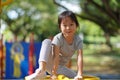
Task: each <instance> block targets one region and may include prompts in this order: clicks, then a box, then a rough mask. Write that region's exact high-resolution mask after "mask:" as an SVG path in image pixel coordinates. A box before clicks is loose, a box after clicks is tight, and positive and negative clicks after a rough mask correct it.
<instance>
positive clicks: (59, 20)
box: [58, 11, 79, 28]
mask: <svg viewBox="0 0 120 80" xmlns="http://www.w3.org/2000/svg"><path fill="white" fill-rule="evenodd" d="M65 17H70V18H71V19H72V20H73V21H74V22H75V23H76V26H77V27H78V26H79V23H78V21H77V18H76V16H75V14H74V13H73V12H72V11H64V12H62V13H61V14H60V15H59V16H58V26H59V28H60V26H61V22H62V20H63V19H64V18H65Z"/></svg>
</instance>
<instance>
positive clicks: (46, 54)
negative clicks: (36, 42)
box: [30, 39, 76, 80]
mask: <svg viewBox="0 0 120 80" xmlns="http://www.w3.org/2000/svg"><path fill="white" fill-rule="evenodd" d="M53 56H54V55H53V52H52V43H51V40H50V39H45V40H44V41H43V42H42V46H41V50H40V55H39V61H38V62H39V63H40V62H41V61H45V62H46V71H47V72H48V73H49V74H51V71H52V67H53V58H54V57H53ZM39 68H40V64H39ZM39 68H38V69H39ZM36 71H37V70H36ZM57 73H58V74H63V75H65V76H67V77H69V78H74V77H75V76H76V72H74V71H73V70H71V69H69V68H67V67H66V66H61V65H59V66H58V70H57ZM36 75H38V74H37V72H35V73H33V74H32V75H30V77H31V79H30V80H32V78H34V79H35V77H36ZM45 76H46V75H45V73H43V75H40V76H39V77H38V76H37V78H41V77H45Z"/></svg>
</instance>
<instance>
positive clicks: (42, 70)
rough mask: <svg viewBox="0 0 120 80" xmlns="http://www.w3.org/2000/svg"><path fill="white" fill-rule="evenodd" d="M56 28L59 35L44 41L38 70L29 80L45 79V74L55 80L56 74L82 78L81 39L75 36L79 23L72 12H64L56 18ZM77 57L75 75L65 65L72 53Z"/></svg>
mask: <svg viewBox="0 0 120 80" xmlns="http://www.w3.org/2000/svg"><path fill="white" fill-rule="evenodd" d="M58 26H59V29H60V31H61V32H60V33H58V34H57V35H55V36H54V38H53V39H52V40H51V39H45V40H44V41H43V42H42V47H41V51H40V56H39V68H38V69H37V70H36V71H35V73H33V74H32V75H29V76H28V78H29V80H34V79H41V78H44V77H46V72H48V73H49V74H50V75H51V78H52V79H56V78H57V75H58V74H62V75H65V76H66V77H68V78H74V80H82V78H83V75H82V74H83V73H82V72H83V55H82V47H83V46H82V45H83V42H82V40H81V38H80V37H79V36H78V35H77V34H76V30H77V27H79V23H78V21H77V18H76V16H75V14H74V13H73V12H72V11H64V12H63V13H61V14H60V15H59V17H58ZM75 52H77V53H78V57H77V69H78V70H77V73H76V72H74V71H73V70H71V69H69V68H67V67H66V66H65V65H66V64H67V63H68V62H69V60H70V59H71V57H72V56H73V55H74V53H75Z"/></svg>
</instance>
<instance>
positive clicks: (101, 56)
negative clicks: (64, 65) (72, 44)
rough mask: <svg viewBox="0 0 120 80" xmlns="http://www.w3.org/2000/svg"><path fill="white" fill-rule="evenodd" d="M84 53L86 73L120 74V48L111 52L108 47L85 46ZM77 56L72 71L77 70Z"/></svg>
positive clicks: (73, 60) (73, 61)
mask: <svg viewBox="0 0 120 80" xmlns="http://www.w3.org/2000/svg"><path fill="white" fill-rule="evenodd" d="M83 50H84V52H83V59H84V73H85V74H86V73H87V74H89V73H92V74H120V48H115V49H113V50H110V49H109V47H107V46H106V45H85V47H84V49H83ZM75 58H76V55H75V56H73V58H72V67H71V68H72V69H74V70H77V69H76V66H75V65H76V59H75Z"/></svg>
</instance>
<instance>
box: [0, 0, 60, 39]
mask: <svg viewBox="0 0 120 80" xmlns="http://www.w3.org/2000/svg"><path fill="white" fill-rule="evenodd" d="M1 18H2V20H3V21H4V22H5V23H6V25H7V29H6V30H9V31H11V32H12V33H13V34H14V35H17V36H20V35H21V36H23V37H22V38H23V39H22V40H25V38H26V37H27V36H28V35H29V34H30V33H31V32H32V33H34V34H35V36H36V40H39V41H40V40H43V39H44V38H47V37H49V36H53V35H55V33H57V32H58V28H57V7H56V6H55V5H54V4H53V2H52V1H51V0H49V1H48V0H25V1H22V0H15V1H13V2H12V4H10V5H8V6H5V7H4V8H3V12H2V17H1Z"/></svg>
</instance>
